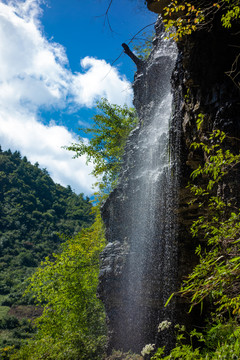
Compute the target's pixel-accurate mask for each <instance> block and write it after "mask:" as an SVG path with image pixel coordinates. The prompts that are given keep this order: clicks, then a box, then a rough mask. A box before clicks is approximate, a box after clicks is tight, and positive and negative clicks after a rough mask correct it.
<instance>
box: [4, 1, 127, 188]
mask: <svg viewBox="0 0 240 360" xmlns="http://www.w3.org/2000/svg"><path fill="white" fill-rule="evenodd" d="M40 2H41V1H40V0H25V1H24V0H23V1H21V0H13V1H10V0H9V1H8V0H6V1H5V2H0V144H1V145H2V147H3V149H4V148H5V149H6V148H11V149H13V150H20V151H21V153H22V155H26V156H27V157H28V158H29V160H30V161H32V162H39V164H40V166H42V167H46V168H47V169H48V171H49V172H50V174H51V175H52V177H53V179H54V180H55V181H57V182H59V183H61V184H63V185H68V184H70V185H71V186H72V187H73V189H75V190H76V191H83V192H85V193H88V194H89V193H90V192H91V185H92V183H93V182H94V179H93V178H92V177H91V176H89V173H90V172H91V166H90V168H89V167H86V165H85V158H84V157H82V158H81V159H77V160H72V159H71V156H72V155H71V154H70V153H68V152H67V151H66V150H63V149H62V148H61V146H63V145H67V144H69V143H71V142H74V141H75V140H76V139H75V136H74V134H71V133H70V132H69V131H68V130H67V128H65V127H63V126H58V125H56V123H53V122H51V123H50V124H49V125H48V126H46V125H44V124H43V123H41V122H40V119H38V116H37V114H38V111H39V109H51V108H54V109H55V110H60V109H63V108H66V107H67V106H70V104H69V103H68V102H69V101H71V108H75V109H78V108H80V107H82V106H87V107H92V106H94V103H95V101H96V100H97V99H98V98H100V97H102V96H104V97H106V98H107V99H108V100H109V101H110V102H113V103H117V104H123V103H128V104H129V103H130V101H131V96H132V90H131V89H130V84H129V82H128V81H127V80H126V79H125V78H124V77H122V76H121V75H120V74H119V73H118V71H117V70H116V69H115V68H113V67H111V65H109V64H107V63H106V62H105V61H104V60H98V59H95V58H90V57H85V58H84V59H83V60H82V61H81V66H82V69H83V72H82V73H80V72H79V73H75V74H73V73H72V72H71V70H70V68H69V65H68V60H67V56H66V52H65V49H64V48H63V47H62V46H61V45H60V44H56V43H54V42H51V41H48V40H47V39H46V38H45V37H44V35H43V31H42V27H41V23H40V20H39V16H40V14H41V8H40V6H39V4H40ZM69 99H70V100H69ZM55 120H57V119H55Z"/></svg>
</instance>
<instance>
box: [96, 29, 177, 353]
mask: <svg viewBox="0 0 240 360" xmlns="http://www.w3.org/2000/svg"><path fill="white" fill-rule="evenodd" d="M176 55H177V51H176V47H175V44H174V43H172V42H171V41H169V40H165V34H162V33H161V35H158V37H157V38H156V40H155V44H154V51H153V53H152V55H151V57H150V60H149V61H148V65H147V67H146V69H145V70H144V71H143V72H141V73H137V75H136V78H135V83H134V93H135V99H134V104H135V106H136V108H137V111H138V114H139V118H140V124H139V126H138V128H137V129H135V130H134V131H133V133H132V134H131V136H130V138H129V141H128V143H127V146H126V153H125V156H124V165H123V170H122V174H121V176H120V182H119V186H118V187H117V189H115V191H114V192H113V194H112V195H111V196H110V197H109V200H108V201H107V203H106V204H105V206H104V209H103V218H104V221H105V224H106V226H107V238H108V241H109V245H108V246H107V248H106V250H105V252H104V253H103V255H102V271H101V274H100V287H103V288H104V289H103V290H101V291H100V295H101V293H102V295H101V297H102V298H103V300H104V303H105V306H106V311H107V316H108V321H109V325H110V347H114V348H118V349H124V350H133V351H136V352H138V353H139V352H140V351H141V349H142V348H143V347H144V345H146V344H147V343H155V344H159V341H160V340H159V339H160V337H161V334H158V331H157V327H158V324H159V323H160V322H161V321H163V320H168V321H171V322H173V321H174V306H171V307H170V308H169V309H168V308H165V307H164V304H165V302H166V301H167V299H168V297H169V296H170V295H171V293H172V292H173V291H174V290H175V289H176V278H177V275H176V269H177V266H176V265H177V245H176V230H177V221H176V213H175V207H176V203H177V176H176V171H175V170H176V164H175V161H173V157H172V156H171V152H170V146H169V143H170V127H171V113H172V94H171V74H172V71H173V68H174V65H175V61H176ZM169 338H170V337H169ZM170 342H171V340H167V341H165V343H164V345H166V346H170Z"/></svg>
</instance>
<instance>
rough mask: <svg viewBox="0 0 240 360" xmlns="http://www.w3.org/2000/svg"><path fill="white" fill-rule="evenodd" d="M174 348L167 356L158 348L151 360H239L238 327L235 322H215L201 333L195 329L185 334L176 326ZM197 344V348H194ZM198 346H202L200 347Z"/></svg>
mask: <svg viewBox="0 0 240 360" xmlns="http://www.w3.org/2000/svg"><path fill="white" fill-rule="evenodd" d="M175 328H176V330H177V334H176V347H175V348H174V349H173V350H172V351H171V353H170V354H169V355H167V356H164V348H159V349H158V350H157V352H156V353H155V354H154V356H152V357H151V360H160V359H163V360H173V359H182V360H219V359H221V360H222V359H236V360H237V359H239V356H240V326H239V325H238V323H237V322H233V321H231V322H228V323H227V324H222V323H221V322H217V323H215V324H212V325H211V327H209V329H208V330H207V331H206V333H202V332H199V331H196V330H195V329H194V330H193V331H191V332H190V333H187V332H186V330H185V328H184V326H179V325H176V327H175ZM194 343H197V344H198V345H197V346H198V347H196V346H194ZM200 344H202V345H201V346H200Z"/></svg>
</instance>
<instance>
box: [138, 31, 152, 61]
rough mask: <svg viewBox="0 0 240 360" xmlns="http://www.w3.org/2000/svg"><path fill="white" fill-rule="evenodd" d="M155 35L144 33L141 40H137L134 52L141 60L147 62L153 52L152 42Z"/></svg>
mask: <svg viewBox="0 0 240 360" xmlns="http://www.w3.org/2000/svg"><path fill="white" fill-rule="evenodd" d="M153 37H154V34H150V35H149V34H147V33H143V34H142V37H141V38H138V39H136V40H137V43H136V44H135V45H134V47H133V50H134V52H135V53H136V55H137V57H138V58H139V59H141V60H147V59H148V57H149V55H150V53H151V51H152V41H153Z"/></svg>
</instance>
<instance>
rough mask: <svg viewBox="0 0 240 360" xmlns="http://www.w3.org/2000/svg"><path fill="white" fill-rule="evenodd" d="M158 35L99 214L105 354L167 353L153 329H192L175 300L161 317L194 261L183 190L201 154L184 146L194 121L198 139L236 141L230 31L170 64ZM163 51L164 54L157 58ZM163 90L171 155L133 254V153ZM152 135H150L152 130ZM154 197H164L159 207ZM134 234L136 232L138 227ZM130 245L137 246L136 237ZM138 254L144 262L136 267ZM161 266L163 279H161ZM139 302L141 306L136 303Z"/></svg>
mask: <svg viewBox="0 0 240 360" xmlns="http://www.w3.org/2000/svg"><path fill="white" fill-rule="evenodd" d="M238 30H239V29H238ZM161 31H162V27H161V24H160V22H158V23H157V36H156V38H155V40H154V49H153V52H152V54H151V56H150V59H149V60H148V62H147V63H146V64H145V67H144V69H141V71H139V72H137V73H136V76H135V81H134V84H133V87H134V105H135V107H136V109H137V112H138V115H139V119H140V124H139V126H138V127H137V128H136V129H135V130H134V131H133V132H132V134H131V135H130V138H129V140H128V143H127V146H126V152H125V156H124V161H123V169H122V173H121V175H120V181H119V185H118V186H117V188H116V189H115V190H114V191H113V192H112V193H111V194H110V196H109V198H108V199H107V201H106V203H105V204H104V206H103V208H102V216H103V220H104V223H105V225H106V237H107V240H108V245H107V247H106V249H105V250H104V251H103V253H102V256H101V272H100V283H99V296H100V298H101V299H102V300H103V302H104V304H105V308H106V313H107V319H108V325H109V349H112V348H115V349H123V350H129V349H131V350H133V351H136V352H139V351H140V350H141V348H142V345H144V344H148V343H156V345H159V344H161V345H167V347H171V330H170V333H169V334H168V340H166V338H165V339H161V338H160V337H159V334H158V333H157V326H158V323H159V322H160V321H162V320H165V319H168V320H170V321H173V322H175V323H185V324H188V323H189V324H191V323H193V324H195V325H196V324H197V323H199V321H200V320H199V318H198V315H197V317H195V316H194V314H192V315H191V317H189V316H188V315H187V313H186V311H185V305H184V304H182V303H181V301H180V300H179V301H177V304H175V306H174V305H173V306H172V308H170V310H166V309H164V302H165V301H166V299H167V298H168V296H169V295H170V294H171V292H173V291H175V290H177V289H178V287H179V284H180V282H181V280H182V278H183V276H184V275H186V274H187V273H189V272H190V271H191V269H192V268H193V266H194V265H195V264H196V261H197V259H196V258H195V255H194V249H195V244H194V242H193V240H192V239H191V237H190V234H189V225H190V224H191V222H192V220H193V219H196V217H197V216H198V210H197V208H194V207H190V206H189V205H188V201H189V200H190V198H191V195H190V194H189V191H188V190H186V184H187V182H188V180H189V175H190V173H191V171H192V169H194V168H195V167H196V166H197V165H198V163H199V162H200V161H202V154H200V153H199V154H196V153H194V154H193V153H192V151H191V149H190V144H191V143H192V141H194V140H195V138H196V120H197V117H198V115H199V114H200V113H203V114H204V115H205V121H204V126H203V129H202V136H204V134H206V132H208V131H211V130H212V129H214V128H221V129H223V130H224V131H226V132H227V133H228V134H230V135H234V137H237V138H239V137H240V121H239V120H240V119H239V114H240V111H239V110H240V100H239V90H238V89H237V87H236V86H235V85H234V84H233V82H232V80H231V79H230V77H228V76H227V75H226V72H227V71H229V70H230V69H231V66H232V64H233V62H234V60H235V58H236V56H237V48H236V47H235V45H236V44H237V42H238V39H237V35H236V37H234V35H232V33H235V32H236V33H237V30H236V29H233V31H231V32H229V30H224V29H223V28H222V27H221V26H217V25H215V26H213V28H212V29H211V31H210V32H207V31H199V32H197V33H195V34H193V35H192V36H191V37H188V38H186V39H184V41H182V42H181V43H179V44H178V56H177V60H176V59H175V57H174V56H172V54H173V53H174V52H175V51H176V50H175V47H174V45H173V44H171V43H170V44H168V45H166V43H165V42H164V40H163V36H162V35H161ZM238 36H239V35H238ZM166 46H167V47H169V49H170V50H167V51H162V50H161V49H162V48H164V47H166ZM170 53H171V54H170ZM226 54H227V56H226ZM171 75H172V80H171V82H170V77H171ZM170 84H171V85H170ZM171 86H172V93H173V107H172V120H171V123H170V138H169V140H167V143H168V144H169V152H170V153H171V156H170V157H171V163H172V165H171V168H170V172H171V175H166V174H165V175H164V179H163V180H161V181H162V182H163V184H162V185H161V186H160V185H157V186H156V189H157V190H156V192H154V194H153V198H149V202H150V205H151V203H153V202H154V204H155V205H154V212H155V213H156V214H157V215H153V214H152V213H151V211H152V210H151V206H150V207H149V208H148V209H147V212H148V213H149V215H148V216H147V217H146V223H149V222H151V221H153V222H154V223H155V224H154V226H153V228H154V231H153V232H151V233H149V232H147V233H146V236H148V237H152V238H154V239H155V241H153V244H152V245H151V246H149V244H148V245H147V246H146V247H145V248H143V249H142V250H141V251H140V252H138V249H137V248H136V247H134V245H133V242H132V238H133V228H134V224H132V220H131V217H132V213H133V211H136V209H134V204H137V202H136V201H137V200H136V199H137V198H139V197H141V196H142V195H141V194H142V193H143V192H144V188H143V187H142V185H141V183H140V177H141V176H139V175H138V174H139V172H138V171H139V168H140V167H142V168H143V169H142V171H143V172H144V167H147V164H146V163H145V162H144V161H143V160H142V161H141V159H145V158H146V157H147V154H148V147H147V146H143V147H141V146H142V145H141V144H142V143H143V142H144V140H143V139H144V138H146V137H147V136H148V135H147V133H148V131H149V130H148V123H149V119H151V118H152V117H153V116H155V115H154V114H156V112H157V105H158V104H159V103H161V102H162V101H163V94H164V93H166V91H170V87H171ZM168 87H169V89H166V88H168ZM160 125H161V124H160V123H159V127H160ZM154 131H155V132H158V130H157V127H156V128H155V130H154ZM159 131H160V130H159ZM164 136H165V135H164ZM162 137H163V135H162V136H161V139H160V138H159V139H158V141H159V142H160V143H163V140H162ZM164 144H165V145H166V142H165V143H164ZM232 146H234V147H237V148H238V147H239V143H238V142H234V143H233V144H232ZM139 148H140V150H139ZM159 154H160V150H159ZM156 161H157V160H156ZM148 172H149V170H148ZM149 181H150V180H149ZM154 186H155V185H154ZM229 186H230V187H231V191H232V192H233V191H234V192H235V194H236V198H237V201H238V203H240V201H239V199H238V196H240V192H239V191H238V188H239V185H238V184H237V179H236V178H235V179H232V180H231V185H228V187H229ZM166 189H168V190H166ZM162 192H167V195H166V197H165V198H164V199H165V200H164V201H163V200H162V197H161V193H162ZM148 206H149V205H147V202H145V200H144V201H142V207H148ZM135 207H136V206H135ZM152 207H153V206H152ZM137 214H139V216H138V218H137V219H136V218H135V220H134V221H135V222H136V224H135V225H136V228H137V226H138V224H137V223H141V222H143V219H142V215H141V214H142V212H141V209H138V210H137ZM151 219H153V220H151ZM173 223H174V224H173ZM162 224H164V226H163V225H162ZM144 226H145V225H144ZM145 227H146V226H145ZM163 227H164V230H163ZM139 229H140V230H141V231H143V229H144V227H143V225H142V228H141V226H140V227H139ZM141 231H140V232H141ZM160 233H161V234H160ZM159 234H160V235H159ZM169 234H170V235H169ZM138 238H139V239H140V238H141V235H140V234H138ZM159 239H161V241H160V242H159ZM137 241H139V243H140V242H141V241H140V240H137ZM159 244H161V245H159ZM133 252H135V253H137V254H138V262H136V263H135V265H134V267H135V269H134V270H133V268H132V267H131V266H130V258H131V256H132V255H131V254H132V253H133ZM142 252H144V253H145V255H146V257H147V261H146V260H143V258H142ZM169 254H170V256H169ZM163 263H164V264H165V265H164V266H166V269H167V275H166V274H165V273H164V274H165V275H161V274H163V273H162V267H163V265H162V264H163ZM139 264H140V265H139ZM136 269H137V270H136ZM142 269H143V270H142ZM129 272H132V273H136V272H141V273H143V275H142V277H143V285H142V286H141V288H138V287H137V284H138V282H137V281H138V280H137V277H136V281H135V280H134V279H135V277H134V276H135V275H134V276H133V277H132V279H133V280H131V282H130V280H129V279H130V278H129V275H128V274H129ZM159 274H160V275H159ZM134 283H136V284H135V285H136V286H135V285H134ZM130 289H131V291H132V292H139V294H140V295H139V296H137V300H136V298H134V297H130V298H129V296H128V294H127V292H129V290H130ZM139 297H141V300H138V298H139ZM126 304H127V307H126V306H125V305H126ZM136 304H137V305H138V306H139V308H140V310H141V311H140V312H142V313H143V314H144V316H142V317H140V316H139V315H138V313H137V312H136V311H135V308H136ZM126 309H127V310H126ZM140 328H141V330H140ZM140 333H141V334H140ZM139 339H140V340H139Z"/></svg>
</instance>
